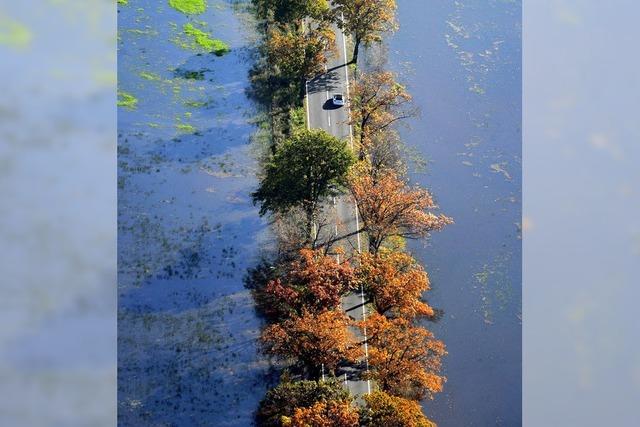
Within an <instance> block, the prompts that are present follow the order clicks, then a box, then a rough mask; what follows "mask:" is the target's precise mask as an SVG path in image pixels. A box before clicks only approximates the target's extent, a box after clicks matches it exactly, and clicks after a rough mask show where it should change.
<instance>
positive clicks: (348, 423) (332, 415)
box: [282, 401, 360, 427]
mask: <svg viewBox="0 0 640 427" xmlns="http://www.w3.org/2000/svg"><path fill="white" fill-rule="evenodd" d="M359 421H360V416H359V413H358V410H357V409H356V408H354V407H353V406H351V405H350V404H349V403H348V402H336V401H329V402H316V403H315V404H314V405H313V406H310V407H308V408H296V410H295V412H294V414H293V417H292V418H290V419H285V420H284V422H283V423H282V425H283V426H290V427H359V426H360V422H359Z"/></svg>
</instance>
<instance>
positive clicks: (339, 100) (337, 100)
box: [331, 93, 344, 107]
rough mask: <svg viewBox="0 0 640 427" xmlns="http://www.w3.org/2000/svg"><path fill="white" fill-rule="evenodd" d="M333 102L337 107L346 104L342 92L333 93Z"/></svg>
mask: <svg viewBox="0 0 640 427" xmlns="http://www.w3.org/2000/svg"><path fill="white" fill-rule="evenodd" d="M331 102H333V105H335V106H336V107H342V106H343V105H344V96H342V94H341V93H336V94H335V95H333V98H331Z"/></svg>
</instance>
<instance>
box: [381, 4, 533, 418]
mask: <svg viewBox="0 0 640 427" xmlns="http://www.w3.org/2000/svg"><path fill="white" fill-rule="evenodd" d="M398 3H399V4H398V20H399V24H400V30H399V31H398V32H397V33H396V34H395V35H394V36H393V37H392V38H391V39H390V42H389V63H390V67H391V68H392V69H394V70H395V71H397V72H398V73H399V74H400V76H401V77H400V79H401V81H402V82H404V83H406V84H407V86H408V89H409V91H410V92H411V93H412V95H413V96H414V98H415V102H416V103H417V104H418V106H419V107H420V108H421V109H422V115H421V117H420V119H418V120H412V121H411V122H410V125H411V128H410V129H403V130H402V132H401V133H402V135H403V138H404V140H405V142H406V143H407V145H408V146H409V147H410V148H411V149H414V150H415V151H417V152H418V153H419V154H420V155H422V156H423V157H425V158H426V159H427V160H428V165H427V168H426V172H424V173H415V174H413V176H412V179H413V180H415V181H416V182H419V183H420V184H421V185H423V186H425V187H427V188H429V189H430V190H432V191H433V193H434V194H435V197H436V199H437V201H438V203H439V205H440V206H441V208H442V211H443V212H444V213H446V214H448V215H450V216H452V217H453V218H454V220H455V224H454V225H451V226H449V227H447V228H446V229H445V230H444V231H442V232H439V233H436V234H434V235H433V236H432V238H431V239H430V241H429V242H424V241H418V242H412V243H411V244H410V249H411V250H412V251H413V253H414V255H415V256H416V257H417V258H418V259H419V260H421V261H422V262H423V263H424V265H425V266H426V268H427V271H428V272H429V274H430V277H431V280H432V286H433V290H432V291H431V292H429V293H428V295H427V298H428V299H429V302H430V303H431V304H432V305H434V306H436V307H438V308H440V309H442V310H444V316H443V318H442V319H441V320H440V321H439V322H437V323H435V324H433V323H429V324H427V327H429V328H430V329H432V330H433V332H434V333H435V334H436V335H437V337H438V338H440V339H442V340H443V341H444V342H445V343H446V345H447V349H448V351H449V355H448V356H447V357H446V358H445V360H444V368H445V375H446V376H447V378H448V381H447V383H446V385H445V389H444V392H443V393H440V394H439V395H438V396H436V397H435V399H434V400H427V401H424V402H423V406H424V408H425V412H426V413H427V415H428V416H429V417H430V418H432V419H433V420H434V421H436V422H437V423H438V425H440V426H444V427H448V426H454V427H458V426H472V425H475V426H493V425H499V426H516V425H520V424H521V420H520V419H521V415H522V410H521V322H522V315H521V313H522V311H521V295H522V290H521V274H522V272H521V252H522V251H521V232H520V231H521V230H520V229H521V185H522V181H521V5H520V3H519V2H516V1H497V0H494V1H491V0H473V1H469V0H460V1H455V2H442V1H423V0H400V1H399V2H398Z"/></svg>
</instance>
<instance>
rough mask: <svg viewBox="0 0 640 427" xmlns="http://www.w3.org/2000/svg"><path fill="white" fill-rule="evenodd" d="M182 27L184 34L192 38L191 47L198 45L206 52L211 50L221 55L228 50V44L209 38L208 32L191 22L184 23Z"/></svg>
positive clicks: (195, 47) (194, 47)
mask: <svg viewBox="0 0 640 427" xmlns="http://www.w3.org/2000/svg"><path fill="white" fill-rule="evenodd" d="M182 29H183V31H184V34H185V35H187V36H188V37H189V38H190V39H191V40H192V42H191V46H192V49H197V48H198V47H200V48H202V49H205V50H207V51H208V52H213V53H215V54H216V55H218V56H222V55H224V54H225V53H227V52H229V46H228V45H227V44H226V43H225V42H223V41H222V40H218V39H213V38H211V35H210V34H209V33H207V32H205V31H202V30H200V29H198V28H196V27H194V26H193V24H191V23H188V24H185V25H184V26H183V27H182Z"/></svg>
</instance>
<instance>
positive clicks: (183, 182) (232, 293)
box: [118, 0, 269, 426]
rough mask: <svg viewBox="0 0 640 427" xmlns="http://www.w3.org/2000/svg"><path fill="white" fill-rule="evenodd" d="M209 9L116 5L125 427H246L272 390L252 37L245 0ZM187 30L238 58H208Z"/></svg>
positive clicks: (152, 0)
mask: <svg viewBox="0 0 640 427" xmlns="http://www.w3.org/2000/svg"><path fill="white" fill-rule="evenodd" d="M208 4H209V6H208V8H207V10H206V12H205V13H203V14H201V15H196V16H192V17H188V16H186V15H184V14H182V13H180V12H178V11H176V10H174V9H173V8H171V7H170V6H169V4H168V2H167V1H156V0H129V1H128V3H127V4H126V5H122V4H120V5H119V6H118V8H119V14H118V17H119V22H118V29H119V31H118V34H119V37H118V68H119V69H118V77H119V82H118V90H119V91H120V92H122V93H126V94H128V95H130V96H129V97H125V96H122V97H121V98H122V99H121V100H123V101H130V102H129V104H128V108H127V107H126V106H121V107H119V108H118V296H119V299H118V421H119V424H120V425H180V426H188V425H198V426H200V425H203V426H204V425H211V426H213V425H215V426H246V425H250V424H251V417H252V412H253V411H254V410H255V409H256V407H257V405H258V402H259V400H260V399H261V398H262V397H263V395H264V393H265V391H266V385H265V384H266V383H267V381H266V378H267V376H268V374H269V369H268V364H267V363H266V362H265V360H263V358H261V357H260V355H259V354H258V352H257V348H256V344H255V343H256V337H257V335H258V333H259V327H260V322H259V319H257V318H256V316H255V313H254V309H253V303H252V300H251V297H250V295H249V293H248V292H247V291H246V290H245V289H244V288H243V282H242V279H243V276H244V274H245V272H246V270H247V268H248V267H249V266H251V265H253V264H254V263H255V260H256V257H257V256H258V254H257V247H258V245H257V242H260V241H261V240H264V239H265V234H264V233H265V229H266V224H265V223H264V221H263V220H261V219H260V218H259V216H258V212H257V209H256V208H255V207H254V206H252V204H251V200H250V198H249V194H250V192H251V191H252V190H253V189H254V188H255V186H256V182H255V170H256V162H255V160H254V157H255V156H254V155H253V153H252V151H251V146H250V141H251V136H252V135H253V134H254V133H255V130H256V126H255V124H254V123H255V118H256V114H257V112H256V110H255V107H254V106H253V105H252V103H251V102H250V101H249V100H248V98H247V97H246V95H245V91H246V89H247V87H248V85H249V81H248V72H249V69H250V67H251V65H252V58H251V55H252V52H253V48H254V46H255V34H254V33H253V28H254V27H253V23H252V22H251V19H250V16H249V14H248V13H247V12H246V11H245V10H244V6H245V5H246V2H242V1H231V0H229V1H216V0H213V1H211V0H210V1H209V2H208ZM186 23H192V25H194V26H195V27H196V28H198V29H200V30H201V31H204V32H208V33H210V34H211V37H213V38H216V39H220V40H222V41H224V42H225V43H227V44H228V45H229V47H230V52H229V53H227V54H225V55H222V56H216V55H214V54H211V53H208V52H206V50H203V49H199V48H198V46H197V45H196V44H194V43H193V39H189V37H188V35H185V34H184V32H183V31H182V29H183V25H185V24H186ZM132 99H135V100H137V102H136V101H135V100H134V101H131V100H132Z"/></svg>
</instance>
